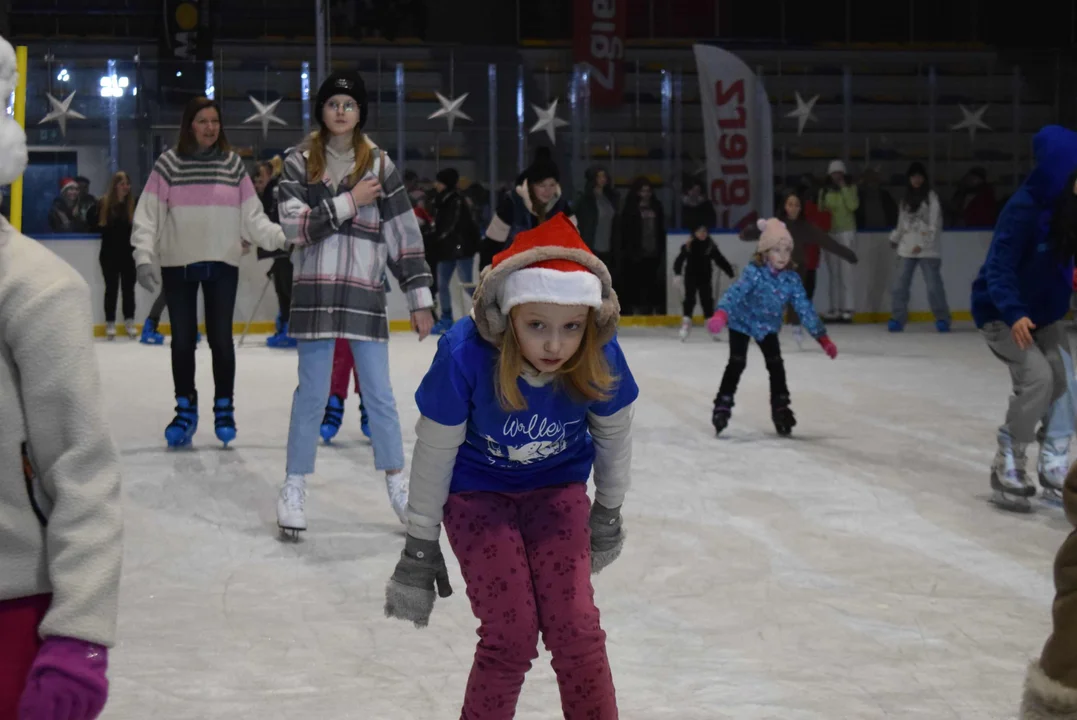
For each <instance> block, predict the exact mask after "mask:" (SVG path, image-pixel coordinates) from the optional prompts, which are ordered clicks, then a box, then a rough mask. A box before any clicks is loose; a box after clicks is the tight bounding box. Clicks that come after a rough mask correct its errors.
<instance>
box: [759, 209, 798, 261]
mask: <svg viewBox="0 0 1077 720" xmlns="http://www.w3.org/2000/svg"><path fill="white" fill-rule="evenodd" d="M756 227H758V228H759V232H760V233H761V234H760V236H759V248H758V251H759V253H760V254H763V255H765V254H767V253H768V252H770V251H771V250H773V249H774V248H776V247H778V245H779V244H780V243H781V241H782V240H788V241H789V244H790V245H791V244H792V243H793V236H792V235H790V234H789V229H788V228H786V227H785V223H783V222H782V221H781V220H779V219H778V218H771V219H769V220H763V219H762V218H760V220H759V221H758V222H757V223H756Z"/></svg>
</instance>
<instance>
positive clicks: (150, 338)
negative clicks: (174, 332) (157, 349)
mask: <svg viewBox="0 0 1077 720" xmlns="http://www.w3.org/2000/svg"><path fill="white" fill-rule="evenodd" d="M138 341H139V342H140V343H142V344H143V345H164V344H165V336H164V335H162V334H161V333H159V332H157V321H156V320H154V319H153V318H146V322H144V323H142V335H141V337H139V339H138Z"/></svg>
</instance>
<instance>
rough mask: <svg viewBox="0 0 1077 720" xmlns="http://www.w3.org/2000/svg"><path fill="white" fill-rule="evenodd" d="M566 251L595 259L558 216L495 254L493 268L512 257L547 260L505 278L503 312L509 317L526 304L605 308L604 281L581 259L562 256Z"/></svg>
mask: <svg viewBox="0 0 1077 720" xmlns="http://www.w3.org/2000/svg"><path fill="white" fill-rule="evenodd" d="M567 250H574V251H576V252H581V253H586V254H587V255H588V256H590V257H595V256H594V253H592V252H591V249H590V248H589V247H587V245H586V244H585V243H584V242H583V239H582V238H581V237H580V235H579V232H577V231H576V228H575V226H574V225H573V224H572V223H571V222H570V221H569V220H568V219H567V218H566V217H565V216H564V215H563V214H559V215H557V216H556V217H554V218H552V219H551V220H550V221H549V222H546V223H544V224H542V225H539V226H538V227H537V228H535V229H534V230H531V231H528V232H523V233H520V234H519V235H517V236H516V238H515V241H514V242H513V243H512V245H511V246H510V247H509V249H508V250H505V251H503V252H500V253H498V254H497V255H495V256H494V261H493V266H492V267H494V268H497V267H498V266H500V265H501V264H502V263H505V262H509V261H511V260H513V258H520V257H536V258H537V257H540V256H541V257H543V258H545V259H538V260H537V261H536V262H533V263H531V264H529V265H527V266H526V267H523V268H520V269H518V270H514V271H513V272H511V273H510V274H509V275H508V276H506V277H505V281H504V282H503V283H501V286H500V287H499V288H498V292H497V304H498V307H500V308H501V312H503V313H505V314H508V312H509V311H510V310H512V309H513V308H514V307H516V306H517V305H523V304H524V303H551V304H553V305H587V306H588V307H593V308H594V309H596V310H597V309H599V308H600V307H602V281H601V280H599V279H598V276H597V275H595V273H594V271H593V270H592V269H590V268H588V267H587V266H585V265H584V264H582V263H581V262H579V261H578V260H571V259H568V258H566V257H562V256H561V255H562V254H563V253H564V251H567ZM595 259H596V260H597V259H598V258H595ZM510 264H511V263H510Z"/></svg>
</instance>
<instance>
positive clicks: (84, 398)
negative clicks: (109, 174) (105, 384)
mask: <svg viewBox="0 0 1077 720" xmlns="http://www.w3.org/2000/svg"><path fill="white" fill-rule="evenodd" d="M90 307H91V304H90V289H89V287H88V286H87V285H86V282H85V281H84V280H83V279H82V277H81V276H80V275H79V274H78V273H77V272H76V271H75V270H74V268H72V267H71V266H70V265H68V264H67V263H65V262H64V261H63V260H61V259H60V258H59V257H57V256H56V255H55V254H53V253H52V252H51V251H49V250H47V249H46V248H45V247H44V246H42V245H41V244H40V243H38V242H36V241H35V240H31V239H30V238H28V237H26V236H25V235H22V234H21V233H19V232H17V231H16V230H15V229H14V228H13V227H12V226H11V225H10V224H9V223H8V222H7V220H5V219H4V218H3V217H0V601H3V600H11V599H15V598H21V597H28V596H31V595H39V594H44V593H52V606H51V607H50V609H49V611H48V614H47V615H45V618H44V621H43V622H42V624H41V629H40V633H41V636H42V637H50V636H61V637H73V638H78V639H80V640H86V641H89V642H94V643H98V644H101V645H106V646H110V645H112V644H113V641H114V639H115V633H116V608H117V602H118V597H119V584H120V562H121V558H122V555H123V542H122V520H121V504H120V503H121V499H120V465H119V458H118V455H117V452H116V448H115V446H114V445H113V443H112V437H111V435H110V433H109V429H108V425H107V423H106V422H105V417H104V413H103V411H102V398H101V386H100V380H99V377H98V373H97V362H96V360H95V358H94V348H93V340H92V336H91V328H92V327H93V323H92V320H91V317H90ZM2 647H3V639H2V638H0V648H2Z"/></svg>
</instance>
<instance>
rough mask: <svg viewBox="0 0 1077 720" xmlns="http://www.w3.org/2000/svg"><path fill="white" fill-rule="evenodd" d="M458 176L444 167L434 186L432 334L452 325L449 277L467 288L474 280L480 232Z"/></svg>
mask: <svg viewBox="0 0 1077 720" xmlns="http://www.w3.org/2000/svg"><path fill="white" fill-rule="evenodd" d="M459 181H460V173H458V172H457V171H456V170H454V169H453V168H446V169H444V170H442V171H441V172H439V173H438V174H437V181H436V182H435V183H434V187H435V189H436V190H437V197H436V199H435V200H434V207H435V208H436V213H435V215H434V244H435V247H436V253H437V256H438V264H437V274H438V305H440V306H441V317H440V318H439V319H438V322H437V324H436V325H435V326H434V332H435V333H446V332H448V331H449V328H451V327H452V324H453V314H452V287H451V284H452V276H453V274H454V273H455V274H456V275H457V277H459V278H460V282H461V283H463V284H464V286H465V290H466V292H467V294H468V295H470V294H471V291H472V289H473V288H471V287H468V286H469V285H470V284H471V283H472V282H474V279H475V253H477V252H478V251H479V229H478V227H477V226H476V225H475V222H474V219H473V218H472V215H471V208H470V206H468V204H467V200H465V199H464V196H463V195H462V194H460V192H459V191H458V190H457V189H456V184H457V183H458V182H459Z"/></svg>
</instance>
